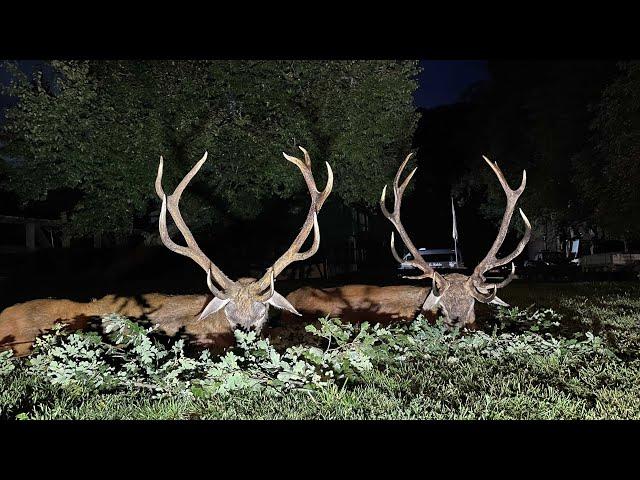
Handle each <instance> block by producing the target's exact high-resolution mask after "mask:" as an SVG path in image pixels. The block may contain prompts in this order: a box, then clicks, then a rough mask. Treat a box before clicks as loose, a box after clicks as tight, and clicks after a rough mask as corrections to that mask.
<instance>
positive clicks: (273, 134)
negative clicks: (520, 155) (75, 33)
mask: <svg viewBox="0 0 640 480" xmlns="http://www.w3.org/2000/svg"><path fill="white" fill-rule="evenodd" d="M417 71H418V67H417V62H411V61H401V62H397V61H332V62H319V61H302V62H300V61H52V62H49V63H48V65H47V70H45V71H44V73H43V72H42V71H41V72H37V74H36V75H34V77H33V78H28V77H27V76H26V75H24V74H22V73H21V72H20V71H19V69H18V68H17V67H14V81H13V82H12V84H11V86H10V87H9V93H10V94H11V95H14V96H16V97H17V98H18V100H19V101H18V103H17V105H16V106H15V107H12V108H11V109H10V110H9V111H8V113H7V123H6V125H5V128H4V130H5V133H6V134H7V136H8V138H9V139H10V142H9V143H8V145H7V146H6V147H4V148H3V151H2V156H3V157H4V158H5V159H7V158H8V159H11V161H10V162H9V163H10V168H9V172H8V178H9V180H8V187H9V189H11V190H12V191H14V192H15V193H16V194H17V195H18V197H19V198H20V200H21V201H22V202H23V204H24V205H28V204H31V203H33V202H37V201H44V200H47V201H48V202H51V199H52V198H53V197H52V196H53V195H55V194H58V197H60V198H63V199H64V201H60V202H58V205H59V208H60V210H61V211H62V210H68V211H69V212H70V213H71V220H72V221H71V222H70V227H71V228H72V232H71V233H73V234H74V235H77V236H83V235H86V234H89V233H96V232H116V233H126V232H130V231H131V229H132V228H133V227H134V226H135V225H138V226H140V225H144V226H147V227H148V229H150V230H152V227H151V224H152V223H153V220H152V216H151V214H152V212H153V211H157V210H158V206H159V201H158V199H157V197H156V194H155V191H154V188H153V182H154V178H155V175H156V172H157V166H158V159H159V156H160V155H163V156H164V158H165V178H164V186H165V190H166V191H171V190H172V188H173V187H174V186H175V185H176V184H177V182H178V181H179V179H180V178H182V176H183V175H184V174H185V173H186V171H187V170H188V169H189V168H190V167H191V166H192V165H193V164H194V163H195V162H196V161H197V160H198V159H199V158H200V157H201V156H202V154H203V153H204V151H205V150H208V152H209V158H210V160H209V161H208V162H207V163H206V164H205V166H204V167H203V169H202V171H201V172H200V174H199V176H198V177H197V178H196V179H195V180H194V182H193V186H192V187H191V188H190V194H189V195H185V198H184V199H183V201H182V204H183V205H182V210H183V212H184V213H185V217H187V219H188V222H189V224H190V225H193V226H194V227H195V228H197V227H202V226H205V225H208V224H211V223H213V222H215V221H218V220H220V219H222V218H224V217H231V218H239V219H250V218H253V217H255V216H256V215H257V214H258V213H259V212H260V211H261V210H262V208H263V206H264V204H265V202H266V201H268V200H269V199H271V198H274V197H279V198H282V199H289V198H291V197H293V196H295V195H298V194H303V195H304V184H303V181H302V179H301V178H300V175H299V172H298V171H297V170H296V169H295V167H293V166H292V165H291V164H290V163H288V162H286V161H285V160H284V159H283V158H282V154H281V152H282V151H283V150H284V151H286V152H289V153H295V152H296V150H297V148H296V147H297V145H302V146H304V147H305V148H307V149H308V150H309V152H310V153H311V157H312V159H313V160H314V162H315V171H316V178H317V180H318V182H319V183H320V184H322V183H323V181H324V179H325V175H326V174H325V173H324V169H323V168H322V162H323V161H328V162H329V163H330V164H331V166H332V167H333V169H334V172H335V176H336V183H335V187H334V193H333V196H334V198H340V199H341V200H342V201H344V202H345V203H346V204H358V205H363V206H373V205H375V202H376V199H377V195H378V191H379V186H380V185H382V184H383V183H384V181H385V180H386V179H387V178H388V177H389V176H391V175H392V174H393V170H394V168H395V166H396V163H397V159H398V158H399V155H400V154H401V153H403V152H405V151H406V150H407V149H408V147H409V145H410V141H411V135H412V133H413V130H414V128H415V124H416V121H417V118H416V116H417V115H416V113H415V111H414V109H413V104H412V93H413V91H414V90H415V88H416V82H415V80H414V77H415V75H416V73H417ZM58 197H56V198H58Z"/></svg>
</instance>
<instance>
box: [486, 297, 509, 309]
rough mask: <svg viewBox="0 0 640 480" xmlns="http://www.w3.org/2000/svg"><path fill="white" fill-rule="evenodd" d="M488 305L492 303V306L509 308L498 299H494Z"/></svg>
mask: <svg viewBox="0 0 640 480" xmlns="http://www.w3.org/2000/svg"><path fill="white" fill-rule="evenodd" d="M489 303H493V304H494V305H500V306H501V307H508V306H509V304H508V303H507V302H505V301H504V300H500V299H499V298H498V297H495V298H494V299H493V300H491V301H490V302H489Z"/></svg>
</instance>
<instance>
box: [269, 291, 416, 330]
mask: <svg viewBox="0 0 640 480" xmlns="http://www.w3.org/2000/svg"><path fill="white" fill-rule="evenodd" d="M428 293H429V288H424V287H415V286H411V285H394V286H388V287H378V286H375V285H344V286H341V287H333V288H312V287H303V288H299V289H297V290H294V291H293V292H291V293H290V294H289V295H287V300H288V301H289V302H290V303H291V304H292V305H294V306H295V308H296V310H298V312H300V313H301V314H302V318H301V319H297V318H293V316H292V315H291V314H289V313H288V312H286V311H285V312H282V317H281V318H282V322H283V323H285V322H290V321H300V320H303V321H313V320H316V319H317V318H318V317H322V316H325V315H327V314H329V315H331V316H332V317H339V318H341V319H342V320H344V321H347V322H356V323H357V322H365V321H366V322H370V323H378V322H379V323H390V322H394V321H410V320H413V319H414V318H415V317H416V315H417V314H418V313H420V306H421V305H422V304H423V303H424V301H425V300H426V298H427V295H428Z"/></svg>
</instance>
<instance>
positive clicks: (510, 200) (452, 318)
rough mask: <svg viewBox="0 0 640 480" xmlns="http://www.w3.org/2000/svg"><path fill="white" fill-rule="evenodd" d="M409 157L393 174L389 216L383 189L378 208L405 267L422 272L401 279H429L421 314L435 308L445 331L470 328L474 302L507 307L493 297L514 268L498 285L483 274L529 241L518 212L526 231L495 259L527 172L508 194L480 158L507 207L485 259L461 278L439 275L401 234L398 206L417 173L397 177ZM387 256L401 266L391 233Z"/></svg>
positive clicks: (528, 229) (495, 167)
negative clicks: (402, 250)
mask: <svg viewBox="0 0 640 480" xmlns="http://www.w3.org/2000/svg"><path fill="white" fill-rule="evenodd" d="M411 156H412V154H409V155H407V158H405V160H404V162H402V165H400V168H399V169H398V173H397V174H396V177H395V179H394V182H393V193H394V198H395V201H394V209H393V212H392V213H390V212H389V211H388V210H387V208H386V206H385V195H386V191H387V186H386V185H385V186H384V188H383V189H382V196H381V198H380V208H381V209H382V213H383V214H384V216H385V217H387V218H388V219H389V221H390V222H391V223H392V224H393V226H394V227H395V229H396V230H397V231H398V233H399V234H400V237H401V238H402V241H403V242H404V244H405V245H406V247H407V249H408V250H409V253H411V255H412V256H413V259H412V260H410V261H408V262H406V261H405V263H409V264H411V265H412V266H414V267H416V268H418V269H419V270H421V271H422V272H423V273H422V275H417V276H405V277H404V278H412V279H421V278H427V277H431V278H432V281H433V286H432V289H431V292H430V293H429V295H428V296H427V299H426V300H425V302H424V304H423V305H422V310H423V311H425V310H434V309H437V308H439V309H440V310H441V311H442V313H443V314H444V317H445V323H446V324H447V325H448V326H449V327H464V326H470V325H472V324H474V323H475V310H474V305H475V302H476V301H478V302H482V303H493V304H498V305H503V306H508V304H507V303H505V302H503V301H502V300H500V299H499V298H498V297H497V296H496V293H497V291H498V289H499V288H502V287H504V286H506V285H508V284H509V283H510V282H511V281H512V280H513V278H514V277H515V264H514V263H512V264H511V273H510V275H509V276H508V277H507V278H506V279H505V280H504V281H502V282H500V283H487V281H486V279H485V277H484V274H485V272H487V271H488V270H490V269H492V268H494V267H498V266H500V265H505V264H507V263H509V262H511V261H512V260H513V259H514V258H516V257H517V256H518V255H519V254H520V253H521V252H522V250H523V249H524V247H525V245H526V244H527V242H528V241H529V238H530V237H531V224H530V223H529V220H528V219H527V217H526V215H525V214H524V212H523V211H522V210H520V209H519V212H520V216H521V217H522V220H523V221H524V224H525V227H526V230H525V233H524V236H523V237H522V239H521V240H520V243H519V244H518V246H517V247H516V249H515V250H514V251H513V252H511V253H510V254H509V255H507V256H505V257H503V258H497V256H496V255H497V253H498V250H499V249H500V247H501V246H502V243H503V242H504V239H505V236H506V235H507V230H508V228H509V223H510V222H511V217H512V216H513V211H514V209H515V206H516V202H517V201H518V198H520V195H522V192H523V191H524V188H525V185H526V183H527V172H526V171H523V172H522V183H521V184H520V187H519V188H518V189H517V190H512V189H511V188H510V187H509V185H508V184H507V181H506V179H505V178H504V174H503V173H502V171H501V170H500V168H498V164H497V163H495V162H494V163H492V162H491V161H489V159H488V158H487V157H485V156H483V157H482V158H484V160H485V161H486V162H487V164H488V165H489V167H491V169H492V170H493V172H494V173H495V174H496V176H497V177H498V180H499V181H500V185H502V188H503V189H504V191H505V193H506V195H507V206H506V208H505V211H504V216H503V217H502V223H501V224H500V230H499V231H498V235H497V237H496V239H495V241H494V242H493V245H492V246H491V249H490V250H489V253H487V255H486V257H485V258H484V259H483V260H482V261H481V262H480V263H479V264H478V266H477V267H476V268H475V269H474V271H473V274H471V275H470V276H467V275H462V274H459V273H451V274H448V275H440V274H439V273H438V272H436V271H435V270H434V269H433V268H431V267H430V266H429V265H428V264H427V263H426V261H425V260H424V258H422V256H421V255H420V253H419V252H418V249H417V248H416V247H415V246H414V245H413V243H412V242H411V239H410V238H409V235H408V234H407V232H406V231H405V229H404V227H403V226H402V222H401V221H400V205H401V203H402V195H403V193H404V191H405V189H406V188H407V185H408V184H409V181H410V180H411V177H413V174H414V173H415V171H416V170H417V167H416V168H414V169H413V171H412V172H411V173H410V174H409V175H408V176H407V178H406V179H405V180H404V182H402V183H400V176H401V174H402V171H403V169H404V167H405V166H406V164H407V162H408V161H409V159H410V158H411ZM391 252H392V253H393V256H394V258H395V259H396V260H397V261H398V262H400V263H402V262H403V260H402V259H401V258H400V255H398V252H397V251H396V249H395V239H394V234H393V232H392V233H391Z"/></svg>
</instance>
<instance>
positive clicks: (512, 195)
mask: <svg viewBox="0 0 640 480" xmlns="http://www.w3.org/2000/svg"><path fill="white" fill-rule="evenodd" d="M482 158H484V160H485V161H486V162H487V164H488V165H489V166H490V167H491V170H493V172H494V173H495V174H496V176H497V177H498V180H499V181H500V185H502V188H503V189H504V192H505V194H506V195H507V206H506V208H505V211H504V216H503V217H502V223H501V225H500V230H499V231H498V235H497V237H496V239H495V241H494V242H493V245H492V246H491V249H490V250H489V253H487V255H486V257H484V259H483V260H482V261H481V262H480V263H479V264H478V266H477V267H476V268H475V270H474V271H473V274H472V275H471V278H472V279H473V284H474V285H475V286H476V287H477V288H480V289H482V290H487V288H488V286H487V285H486V284H485V278H484V273H485V272H486V271H487V270H490V269H491V268H494V267H499V266H500V265H504V264H506V263H509V262H511V261H512V260H513V259H514V258H516V257H517V256H518V255H520V253H521V252H522V250H523V249H524V247H525V245H526V244H527V242H528V241H529V238H530V237H531V223H529V219H528V218H527V216H526V215H525V214H524V212H523V211H522V209H518V210H519V212H520V216H521V217H522V220H523V221H524V224H525V227H526V230H525V232H524V236H523V237H522V240H520V243H519V244H518V246H517V247H516V249H515V250H514V251H513V252H511V253H510V254H509V255H507V256H506V257H503V258H498V257H497V256H496V255H497V253H498V250H499V249H500V247H501V246H502V243H503V242H504V239H505V237H506V235H507V230H508V229H509V223H510V222H511V217H512V216H513V211H514V209H515V206H516V202H517V201H518V198H520V195H522V192H523V191H524V188H525V186H526V184H527V171H526V170H523V171H522V183H521V184H520V187H519V188H518V189H517V190H512V189H511V188H510V187H509V184H508V183H507V180H506V179H505V178H504V174H503V173H502V171H501V170H500V168H499V167H498V164H497V163H496V162H493V163H491V161H490V160H489V159H488V158H487V157H485V156H484V155H483V156H482ZM514 276H515V264H512V266H511V274H510V275H509V276H508V277H507V278H506V279H505V280H504V281H503V282H501V283H500V284H498V285H495V287H496V288H500V287H504V286H505V285H507V284H508V283H509V282H511V280H513V278H514ZM491 287H492V288H493V287H494V285H491ZM494 291H495V289H494Z"/></svg>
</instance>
